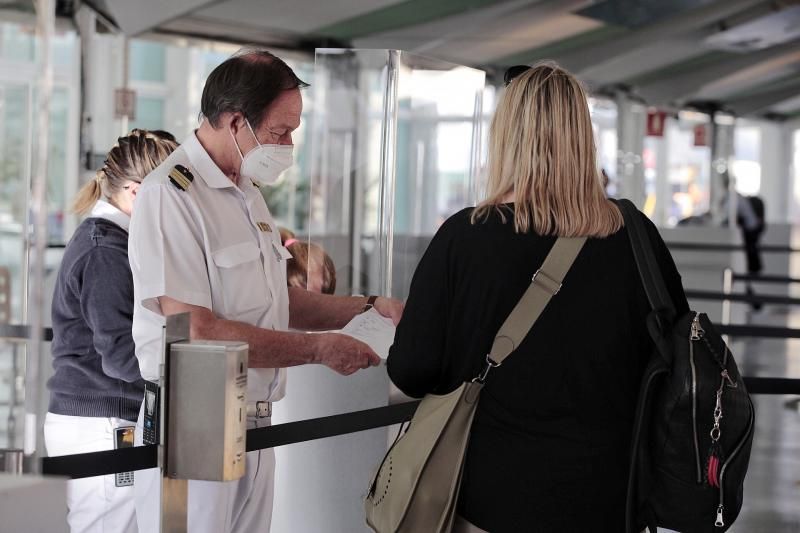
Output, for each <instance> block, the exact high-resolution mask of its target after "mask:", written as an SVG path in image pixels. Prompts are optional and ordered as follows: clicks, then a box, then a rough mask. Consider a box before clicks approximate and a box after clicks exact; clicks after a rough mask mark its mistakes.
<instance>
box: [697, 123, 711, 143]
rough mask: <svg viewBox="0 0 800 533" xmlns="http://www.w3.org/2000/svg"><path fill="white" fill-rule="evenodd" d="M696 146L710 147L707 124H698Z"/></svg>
mask: <svg viewBox="0 0 800 533" xmlns="http://www.w3.org/2000/svg"><path fill="white" fill-rule="evenodd" d="M694 145H695V146H708V127H706V125H705V124H698V125H697V126H695V127H694Z"/></svg>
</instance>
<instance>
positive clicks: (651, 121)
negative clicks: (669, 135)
mask: <svg viewBox="0 0 800 533" xmlns="http://www.w3.org/2000/svg"><path fill="white" fill-rule="evenodd" d="M666 120H667V114H666V113H665V112H664V111H658V110H657V109H654V110H650V111H648V112H647V135H648V136H649V137H663V136H664V123H665V122H666Z"/></svg>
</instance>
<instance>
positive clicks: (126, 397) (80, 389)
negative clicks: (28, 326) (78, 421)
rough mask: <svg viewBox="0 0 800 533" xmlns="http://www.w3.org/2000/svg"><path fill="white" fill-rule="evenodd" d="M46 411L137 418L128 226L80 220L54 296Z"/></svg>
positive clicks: (139, 386) (139, 394)
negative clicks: (48, 405) (51, 373)
mask: <svg viewBox="0 0 800 533" xmlns="http://www.w3.org/2000/svg"><path fill="white" fill-rule="evenodd" d="M52 314H53V343H52V352H53V368H54V369H55V374H54V375H53V377H52V378H51V379H50V380H49V381H48V382H47V386H48V388H49V389H50V407H49V410H50V412H52V413H56V414H61V415H71V416H95V417H117V418H122V419H125V420H136V417H137V415H138V412H139V406H140V405H141V402H142V398H143V396H144V382H143V381H142V377H141V374H140V373H139V363H138V362H137V360H136V356H135V354H134V344H133V337H132V336H131V324H132V321H133V279H132V277H131V269H130V265H129V264H128V232H127V231H125V230H124V229H122V228H121V227H119V226H117V225H116V224H114V223H113V222H110V221H108V220H105V219H102V218H88V219H86V220H84V221H83V223H81V225H80V226H78V229H77V230H76V231H75V235H73V237H72V239H71V240H70V242H69V244H67V248H66V250H65V251H64V258H63V259H62V261H61V267H60V269H59V271H58V281H57V282H56V288H55V293H54V295H53V309H52Z"/></svg>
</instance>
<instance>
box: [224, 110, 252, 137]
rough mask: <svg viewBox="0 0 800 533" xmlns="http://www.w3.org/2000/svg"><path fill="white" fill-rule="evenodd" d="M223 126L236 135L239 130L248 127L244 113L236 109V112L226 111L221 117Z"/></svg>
mask: <svg viewBox="0 0 800 533" xmlns="http://www.w3.org/2000/svg"><path fill="white" fill-rule="evenodd" d="M220 118H221V120H220V122H221V123H222V124H221V125H222V127H223V128H225V129H227V130H230V131H232V132H233V134H234V135H236V134H237V133H239V130H242V129H245V128H247V124H246V123H245V118H244V115H242V114H241V113H240V112H238V111H236V112H234V113H225V114H223V115H222V117H220Z"/></svg>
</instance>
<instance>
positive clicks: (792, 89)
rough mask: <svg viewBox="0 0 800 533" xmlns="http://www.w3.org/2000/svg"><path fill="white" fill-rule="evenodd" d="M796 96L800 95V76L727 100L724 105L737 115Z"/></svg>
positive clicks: (754, 111)
mask: <svg viewBox="0 0 800 533" xmlns="http://www.w3.org/2000/svg"><path fill="white" fill-rule="evenodd" d="M796 96H800V78H798V79H797V80H796V81H793V82H792V83H789V84H788V85H784V86H781V87H777V88H774V89H771V90H767V91H761V92H759V93H756V94H752V95H749V96H744V97H741V98H734V99H731V100H728V101H727V102H726V104H727V105H726V107H730V108H731V109H733V110H734V111H735V112H736V113H737V114H739V115H752V114H755V113H758V112H760V111H766V110H767V109H769V108H770V107H772V106H774V105H776V104H779V103H781V102H784V101H786V100H789V99H791V98H795V97H796Z"/></svg>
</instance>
